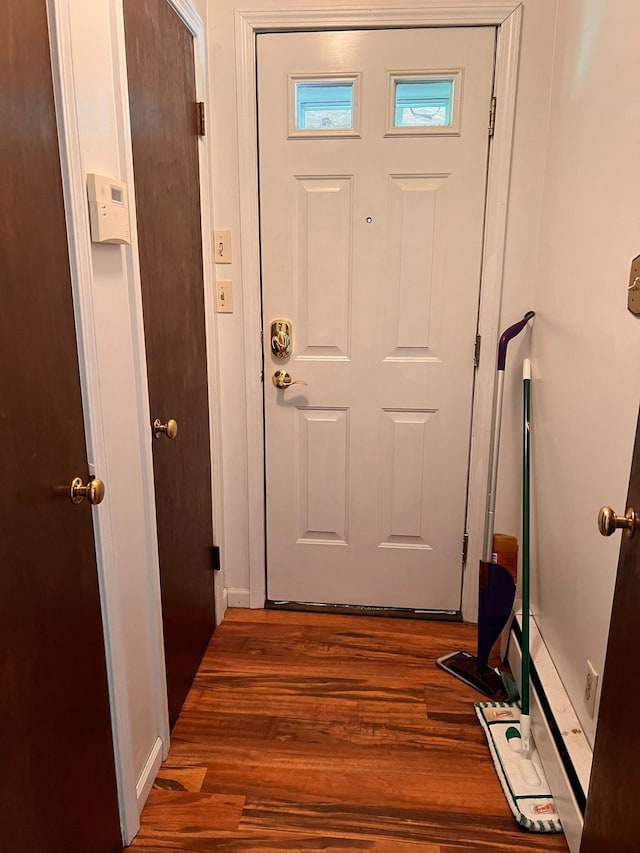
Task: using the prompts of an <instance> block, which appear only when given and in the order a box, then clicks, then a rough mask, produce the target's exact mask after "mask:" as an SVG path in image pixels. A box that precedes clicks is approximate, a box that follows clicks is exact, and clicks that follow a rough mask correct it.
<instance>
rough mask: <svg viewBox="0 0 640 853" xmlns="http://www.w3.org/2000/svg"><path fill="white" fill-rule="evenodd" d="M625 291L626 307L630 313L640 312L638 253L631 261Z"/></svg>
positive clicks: (639, 264)
mask: <svg viewBox="0 0 640 853" xmlns="http://www.w3.org/2000/svg"><path fill="white" fill-rule="evenodd" d="M627 291H628V293H627V308H628V309H629V311H631V313H632V314H640V255H638V257H637V258H634V259H633V260H632V261H631V272H630V273H629V287H628V288H627Z"/></svg>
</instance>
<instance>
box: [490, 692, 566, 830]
mask: <svg viewBox="0 0 640 853" xmlns="http://www.w3.org/2000/svg"><path fill="white" fill-rule="evenodd" d="M475 709H476V715H477V717H478V720H479V721H480V725H481V726H482V728H483V729H484V733H485V735H486V738H487V743H488V744H489V750H490V752H491V757H492V758H493V763H494V764H495V768H496V772H497V774H498V778H499V779H500V784H501V785H502V789H503V791H504V793H505V796H506V798H507V802H508V803H509V806H510V808H511V811H512V812H513V814H514V817H515V819H516V821H517V822H518V823H519V824H520V826H522V827H524V828H525V829H529V830H531V832H562V826H561V825H560V819H559V818H558V813H557V811H556V807H555V803H554V801H553V797H552V796H551V792H550V789H549V784H548V782H547V779H546V777H545V775H544V770H543V769H542V764H541V763H540V758H539V756H538V753H537V751H536V749H535V747H534V746H533V742H531V749H530V753H529V760H528V761H527V760H524V759H523V757H522V753H521V752H520V743H521V738H520V709H519V708H518V706H517V705H514V704H507V703H500V702H476V703H475Z"/></svg>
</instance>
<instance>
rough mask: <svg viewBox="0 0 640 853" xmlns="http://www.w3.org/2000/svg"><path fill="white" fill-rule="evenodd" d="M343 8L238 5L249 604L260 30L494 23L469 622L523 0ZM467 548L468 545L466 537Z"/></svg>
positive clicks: (257, 417)
mask: <svg viewBox="0 0 640 853" xmlns="http://www.w3.org/2000/svg"><path fill="white" fill-rule="evenodd" d="M387 2H388V5H381V6H377V7H373V8H372V7H364V6H362V7H348V6H346V7H340V8H319V9H310V8H308V9H296V8H276V9H255V10H238V11H236V20H235V24H236V80H237V99H238V156H239V181H240V198H239V203H240V235H241V244H242V281H243V304H244V332H245V364H246V388H247V393H246V406H247V466H248V515H249V518H250V519H251V525H250V533H249V583H250V593H249V600H250V606H251V607H254V608H260V607H263V606H264V601H265V590H266V581H265V539H264V536H265V531H264V512H265V497H264V424H263V411H262V382H261V370H262V345H261V340H260V330H261V316H260V232H259V218H258V159H257V124H256V98H257V81H256V55H255V36H256V34H257V33H261V32H271V31H275V30H280V31H282V30H292V31H295V30H305V29H312V28H313V29H317V28H321V29H333V28H342V29H371V28H376V27H394V26H395V27H399V26H402V27H427V26H472V25H475V26H495V27H497V28H498V40H497V54H496V79H495V95H496V97H497V100H498V104H499V107H498V118H497V121H496V129H495V135H494V137H493V140H492V145H491V154H490V162H489V177H488V186H487V212H486V225H485V246H484V254H483V263H482V295H481V303H480V316H479V328H478V332H479V334H481V335H482V340H483V349H484V358H483V359H482V361H481V363H480V367H479V370H478V375H477V378H476V391H475V398H474V406H473V427H472V432H471V463H470V470H469V516H468V532H469V549H468V555H467V570H466V572H465V575H464V579H463V602H462V611H463V615H464V617H465V618H466V619H475V618H476V614H477V601H478V591H477V578H478V570H477V566H478V562H479V560H480V556H481V552H482V536H483V521H484V509H485V500H484V496H485V493H486V487H487V478H488V474H489V471H488V436H489V435H490V431H491V406H492V398H493V393H492V392H493V379H494V372H495V371H494V358H493V355H494V353H495V352H496V347H497V343H498V327H499V322H500V298H501V294H502V274H503V265H504V246H505V233H506V221H507V199H508V191H509V176H510V171H511V154H512V146H513V124H514V116H515V97H516V84H517V74H518V59H519V51H520V31H521V24H522V4H521V2H520V0H504V2H494V3H491V2H485V0H467V2H465V3H456V2H446V0H445V2H440V3H434V4H430V5H429V6H425V4H424V3H423V4H422V5H420V6H418V5H408V4H407V5H403V6H396V5H392V4H391V3H390V2H389V0H387ZM461 547H462V543H461Z"/></svg>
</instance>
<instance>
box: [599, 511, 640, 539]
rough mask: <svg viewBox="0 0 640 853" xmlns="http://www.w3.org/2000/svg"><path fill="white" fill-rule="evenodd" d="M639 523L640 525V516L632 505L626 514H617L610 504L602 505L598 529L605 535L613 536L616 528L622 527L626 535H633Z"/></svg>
mask: <svg viewBox="0 0 640 853" xmlns="http://www.w3.org/2000/svg"><path fill="white" fill-rule="evenodd" d="M638 525H640V517H639V516H638V513H637V512H636V511H635V509H634V508H633V507H632V506H630V507H629V509H628V510H627V512H626V513H625V515H616V514H615V512H614V511H613V510H612V509H611V507H610V506H603V507H601V508H600V512H599V513H598V530H599V531H600V533H601V534H602V535H603V536H611V534H612V533H614V532H615V531H616V530H618V529H619V528H622V529H623V530H624V532H625V536H629V537H631V536H633V534H634V533H635V532H636V527H637V526H638Z"/></svg>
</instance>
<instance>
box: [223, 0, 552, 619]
mask: <svg viewBox="0 0 640 853" xmlns="http://www.w3.org/2000/svg"><path fill="white" fill-rule="evenodd" d="M556 2H557V0H526V2H525V3H524V7H525V8H524V27H523V38H522V45H521V57H522V62H521V68H520V78H519V94H518V104H519V105H518V109H517V116H516V126H515V151H514V162H513V170H512V191H511V194H510V200H509V223H510V224H509V228H508V242H507V250H506V257H505V293H504V298H503V307H502V318H503V322H502V325H503V326H505V325H509V324H510V323H512V322H514V321H515V320H517V319H519V318H520V317H521V316H522V314H523V313H524V311H525V310H527V309H528V308H530V307H531V304H530V303H531V295H530V294H531V292H532V290H533V287H534V285H535V257H536V246H537V235H538V226H539V219H540V205H541V203H542V175H543V168H544V151H545V140H546V128H547V113H548V102H549V88H550V80H551V67H552V51H553V26H554V19H555V8H556ZM327 5H330V6H334V7H340V6H347V5H348V6H350V7H351V6H354V7H360V6H364V7H367V6H368V5H369V4H368V3H367V2H363V0H354V2H349V3H345V2H342V3H341V2H333V3H331V4H327ZM422 5H426V6H428V5H430V3H429V2H428V0H425V3H423V4H422ZM208 8H209V14H208V56H209V89H210V101H211V106H212V109H211V116H212V121H211V122H210V127H211V133H212V138H211V145H212V148H211V151H212V161H213V179H214V186H215V193H214V218H215V222H216V227H218V228H231V229H232V234H233V240H234V246H233V250H234V251H233V264H232V265H231V266H225V267H219V268H218V274H219V275H220V277H225V278H228V277H230V278H232V280H233V286H234V304H235V311H234V313H233V314H226V315H217V319H216V334H217V338H218V343H219V352H220V369H221V400H222V442H223V448H224V462H223V464H224V472H223V474H224V483H225V530H224V552H223V559H224V565H225V570H226V583H227V587H228V590H229V603H230V604H231V605H234V604H236V605H244V606H247V605H248V604H249V591H248V590H249V552H248V539H249V529H250V523H251V522H250V519H249V517H248V510H247V435H246V422H247V414H246V407H245V401H246V389H245V380H244V376H245V363H244V356H245V341H244V325H243V314H242V312H243V303H242V290H243V284H244V282H243V281H242V267H241V257H242V247H241V246H240V244H239V234H240V218H239V217H240V213H239V207H238V195H239V184H238V133H237V109H238V107H237V99H236V83H237V81H236V78H235V67H236V55H235V30H234V15H235V11H236V9H243V10H246V9H248V8H251V9H254V10H255V9H258V10H263V9H271V8H294V9H295V8H308V3H306V2H305V0H286V2H280V3H275V2H273V0H254V2H252V3H240V2H238V0H216V2H215V3H210V4H209V7H208ZM498 109H499V107H498ZM528 345H529V338H528V335H527V336H523V337H522V338H521V339H519V340H518V342H517V343H515V344H514V345H513V349H512V351H510V354H509V358H510V361H509V373H508V376H507V393H509V392H510V389H511V385H512V384H513V382H514V378H513V377H514V376H516V375H518V373H519V367H518V368H517V369H516V368H515V365H516V364H518V365H519V364H520V362H521V358H522V354H523V353H526V352H527V351H528ZM483 358H486V359H490V360H492V361H493V360H494V359H495V353H491V352H489V351H488V350H487V351H485V352H484V353H483ZM512 365H513V366H514V369H515V374H513V373H512V372H511V366H512ZM515 390H516V391H517V388H516V389H515ZM515 417H516V416H515V414H513V413H511V412H510V411H506V412H505V430H504V432H505V434H506V442H507V443H508V442H509V433H510V430H512V427H513V428H515V429H517V424H515ZM511 421H514V423H513V424H512V423H511ZM509 450H511V453H509ZM518 453H519V451H518V449H517V443H516V444H514V443H513V442H511V448H509V447H507V449H506V456H507V459H509V457H510V455H511V456H514V455H515V458H516V460H518V459H519V455H518ZM518 464H519V463H518ZM512 469H513V466H511V465H507V466H506V470H507V478H506V479H507V480H508V482H506V483H505V484H502V483H501V491H500V492H499V504H498V515H497V519H498V523H499V524H502V527H501V528H500V529H503V528H504V530H505V532H515V533H517V532H518V529H519V509H518V506H519V505H518V503H517V501H518V497H517V494H516V488H517V484H516V480H515V476H516V475H517V470H516V472H515V474H514V473H513V471H512ZM509 471H511V472H512V473H511V474H509ZM503 479H505V477H504V476H503ZM514 495H515V504H514Z"/></svg>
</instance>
